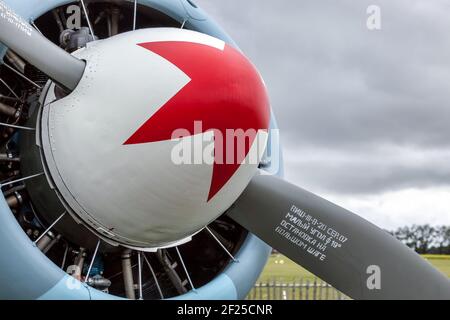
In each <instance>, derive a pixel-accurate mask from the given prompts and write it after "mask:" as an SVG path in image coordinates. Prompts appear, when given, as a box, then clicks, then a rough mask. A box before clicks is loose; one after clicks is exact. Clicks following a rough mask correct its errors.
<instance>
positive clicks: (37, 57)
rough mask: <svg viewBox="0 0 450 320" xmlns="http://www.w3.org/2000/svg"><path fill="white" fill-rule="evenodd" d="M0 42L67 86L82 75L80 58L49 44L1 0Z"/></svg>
mask: <svg viewBox="0 0 450 320" xmlns="http://www.w3.org/2000/svg"><path fill="white" fill-rule="evenodd" d="M0 42H2V43H3V44H4V45H6V46H7V47H8V48H10V49H12V50H13V51H14V52H15V53H17V54H18V55H20V56H22V58H24V59H25V60H27V61H28V62H29V63H31V64H32V65H34V66H35V67H36V68H38V69H40V70H41V71H42V72H44V73H45V74H47V75H48V76H49V77H50V78H51V79H53V80H54V81H56V82H57V83H59V84H61V85H62V86H64V87H65V88H67V89H69V90H73V89H75V87H76V86H77V84H78V82H79V80H80V79H81V76H82V75H83V72H84V68H85V62H84V61H81V60H79V59H77V58H75V57H74V56H72V55H70V54H69V53H67V52H66V51H64V50H63V49H61V48H60V47H58V46H56V45H55V44H53V43H52V42H51V41H49V40H48V39H47V38H45V37H44V36H43V35H41V34H40V33H39V32H38V31H36V29H34V28H33V27H32V26H31V25H30V24H29V23H28V22H26V21H25V20H23V19H22V18H21V17H20V16H19V15H18V14H16V13H15V12H14V11H13V10H12V9H11V8H9V7H8V6H7V5H6V4H5V2H3V1H0Z"/></svg>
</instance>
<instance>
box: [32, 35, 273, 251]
mask: <svg viewBox="0 0 450 320" xmlns="http://www.w3.org/2000/svg"><path fill="white" fill-rule="evenodd" d="M76 55H77V56H78V57H79V58H82V59H84V60H86V61H87V67H86V71H85V74H84V76H83V78H82V80H81V81H80V83H79V85H78V87H77V88H76V89H75V90H74V91H73V92H72V93H71V94H70V95H68V96H66V97H64V98H62V99H60V100H57V101H55V102H52V101H54V100H55V96H54V95H53V94H52V93H53V92H54V91H53V90H50V91H49V94H48V95H47V97H46V103H45V104H44V107H43V111H42V118H41V130H42V132H41V136H42V145H43V150H44V155H45V160H46V162H47V166H48V169H49V170H48V171H49V175H50V176H51V179H52V180H53V182H54V185H55V187H56V189H57V190H58V193H59V195H60V198H61V199H62V200H63V202H64V203H65V205H66V207H67V209H68V210H69V211H70V212H71V213H72V214H73V215H75V216H76V217H77V218H79V219H80V220H81V221H82V223H84V224H86V225H88V226H89V227H90V228H91V230H93V231H95V232H97V233H98V234H99V235H101V236H102V237H103V238H108V239H109V240H112V241H114V242H116V243H119V244H123V245H126V246H133V247H142V248H155V247H162V246H167V245H170V244H171V243H174V242H176V241H179V240H181V239H184V238H186V237H189V236H191V235H192V234H194V233H196V232H197V231H199V230H201V229H202V228H203V227H204V226H205V225H207V224H208V223H210V222H211V221H213V220H214V219H216V218H217V217H218V216H219V215H221V214H222V213H223V212H224V211H225V210H226V209H227V208H229V207H230V205H231V204H232V203H233V202H234V201H235V200H236V199H237V197H238V196H239V195H240V194H241V192H242V191H243V190H244V188H245V187H246V186H247V184H248V182H249V181H250V179H251V177H252V176H253V175H254V174H255V171H256V169H257V165H258V161H259V159H260V157H261V154H262V152H263V151H264V148H263V147H261V146H263V145H264V143H261V141H263V142H265V139H266V136H267V132H266V130H267V128H268V122H269V105H268V98H267V94H266V91H265V87H264V85H263V83H262V80H261V78H260V76H259V74H258V73H257V71H256V70H255V69H254V67H253V66H252V65H251V64H250V62H248V60H247V59H246V58H245V57H243V56H242V54H241V53H239V52H238V51H236V50H235V49H233V48H231V47H229V46H228V45H226V44H225V43H223V42H222V41H220V40H218V39H215V38H212V37H209V36H206V35H203V34H200V33H196V32H192V31H186V30H178V29H147V30H139V31H134V32H130V33H126V34H121V35H118V36H116V37H113V38H110V39H107V40H103V41H97V42H95V43H91V44H90V45H89V46H88V48H86V49H83V50H81V51H79V52H77V53H76ZM205 67H207V69H205ZM225 106H226V107H225ZM238 114H239V115H238ZM199 125H200V126H202V128H200V129H199ZM237 128H241V129H244V130H247V129H253V130H254V132H255V134H253V136H252V134H250V136H249V138H250V144H249V146H248V147H247V148H244V153H243V157H241V158H239V156H237V158H236V162H237V163H234V164H233V163H230V164H223V163H220V162H219V161H218V158H217V157H218V155H219V154H220V152H218V151H217V150H218V149H217V148H218V145H217V142H218V135H219V134H220V133H221V132H222V131H223V132H225V129H237ZM176 129H184V130H185V131H184V132H187V133H183V131H181V134H180V131H178V134H177V136H176V137H175V138H178V139H173V138H174V137H172V136H171V135H170V134H171V133H172V132H173V131H174V130H176ZM195 130H197V131H195ZM198 130H200V131H198ZM212 137H214V138H215V139H216V140H212ZM247 138H248V137H247ZM196 139H197V140H196ZM194 141H197V143H198V142H199V141H200V147H202V146H203V147H206V148H210V149H209V154H210V155H211V157H212V158H211V157H210V158H211V159H212V160H211V161H207V159H206V158H207V157H206V158H205V157H202V156H201V155H200V161H198V160H199V158H198V155H195V154H192V155H191V157H186V154H183V152H184V151H186V150H187V149H184V148H185V147H186V146H192V145H193V144H190V143H189V142H194ZM258 142H259V143H258ZM211 144H212V151H213V152H214V148H215V153H213V152H211ZM194 145H195V143H194ZM197 146H198V144H197ZM229 146H230V145H229V144H227V143H226V142H224V144H223V150H224V151H223V155H224V156H226V155H227V154H228V153H227V152H228V151H227V150H229V149H230V148H229ZM204 150H205V149H203V148H202V149H201V151H204ZM230 150H231V149H230ZM233 150H234V148H233ZM196 151H198V150H196V149H195V146H193V148H192V152H193V153H195V152H196ZM254 154H256V155H257V156H256V158H257V159H256V160H255V159H250V157H251V156H252V155H254ZM196 157H197V160H196ZM188 158H190V159H192V161H196V163H199V164H192V163H187V162H189V161H185V160H187V159H188ZM180 159H181V160H180ZM245 160H247V161H245ZM224 161H226V159H224ZM244 162H245V163H244Z"/></svg>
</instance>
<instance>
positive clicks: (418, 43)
mask: <svg viewBox="0 0 450 320" xmlns="http://www.w3.org/2000/svg"><path fill="white" fill-rule="evenodd" d="M197 2H198V3H199V4H200V5H201V6H202V7H204V9H205V10H206V11H207V12H209V13H210V14H211V15H212V16H213V17H215V18H216V19H217V20H218V21H219V23H220V24H221V25H222V26H223V27H224V28H225V29H226V30H227V31H228V32H229V33H230V35H231V36H232V37H233V38H234V39H235V40H236V42H237V43H238V44H239V45H240V46H241V48H242V49H243V51H244V52H245V53H246V54H247V55H248V56H249V57H250V58H251V59H252V60H253V61H254V62H255V64H256V65H257V66H258V68H259V69H260V71H261V73H262V75H263V77H264V78H265V80H266V83H267V85H268V88H269V92H270V95H271V100H272V104H273V106H274V110H275V113H276V114H277V117H278V122H279V125H280V129H281V134H282V139H283V143H284V146H285V153H286V159H288V161H287V162H286V174H287V178H288V179H290V180H292V181H294V182H295V183H298V184H302V183H304V184H306V185H309V186H312V187H313V188H316V189H318V190H333V191H335V192H336V190H340V192H342V193H352V192H353V193H358V192H364V193H376V192H382V191H383V190H391V189H401V188H406V187H411V186H416V187H423V186H433V185H442V184H449V182H450V179H449V165H448V163H450V154H449V152H448V150H450V139H449V138H448V137H449V136H450V125H449V124H450V107H449V106H448V105H449V102H450V90H449V88H450V60H449V56H450V37H448V30H450V19H448V12H449V9H450V4H449V3H448V2H447V1H443V0H434V1H425V0H397V1H389V0H382V1H376V4H377V5H379V6H380V8H381V14H382V30H380V31H369V30H368V29H367V28H366V18H367V14H366V8H367V7H368V6H369V5H371V4H373V3H374V2H373V1H366V0H361V1H354V0H338V1H336V0H318V1H317V0H316V1H313V0H304V1H297V0H290V1H287V0H285V1H269V0H247V1H237V0H227V1H221V0H208V1H206V0H202V1H200V0H197ZM385 146H393V148H388V150H387V151H386V149H385V150H384V152H381V151H380V150H381V149H383V148H385ZM324 150H326V152H324ZM436 150H437V151H436ZM434 152H437V153H438V154H439V156H435V157H433V156H430V158H425V159H423V160H421V162H420V165H417V163H416V162H414V161H415V160H414V159H411V158H410V156H411V154H423V155H430V154H433V153H434ZM305 153H309V154H317V155H318V156H317V158H319V156H320V155H322V156H323V157H324V158H323V159H322V160H320V159H316V160H315V161H305V160H302V157H298V156H297V155H299V154H305ZM437 158H439V159H437ZM374 159H376V161H375V160H374Z"/></svg>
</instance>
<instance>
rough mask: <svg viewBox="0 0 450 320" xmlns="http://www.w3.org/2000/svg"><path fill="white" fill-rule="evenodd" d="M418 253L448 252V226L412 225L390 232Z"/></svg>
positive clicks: (449, 236)
mask: <svg viewBox="0 0 450 320" xmlns="http://www.w3.org/2000/svg"><path fill="white" fill-rule="evenodd" d="M390 233H391V234H392V235H393V236H395V237H396V238H397V239H399V240H400V241H402V242H403V243H404V244H406V245H407V246H408V247H410V248H411V249H414V250H415V251H416V252H417V253H420V254H450V226H430V225H429V224H425V225H412V226H406V227H401V228H398V229H397V230H395V231H392V232H390Z"/></svg>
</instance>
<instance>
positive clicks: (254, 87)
mask: <svg viewBox="0 0 450 320" xmlns="http://www.w3.org/2000/svg"><path fill="white" fill-rule="evenodd" d="M139 46H141V47H143V48H145V49H148V50H150V51H152V52H154V53H156V54H158V55H160V56H161V57H163V58H164V59H166V60H168V61H170V62H171V63H172V64H174V65H176V66H177V67H178V68H179V69H180V70H182V71H183V72H184V73H185V74H186V75H187V76H189V78H190V79H191V81H190V82H189V83H188V84H186V85H185V86H184V87H183V88H182V89H181V90H180V91H179V92H178V93H177V94H176V95H175V96H173V97H172V99H170V100H169V101H168V102H167V103H166V104H165V105H163V106H162V107H161V108H160V109H159V110H158V111H157V112H156V113H155V114H154V115H153V116H152V117H151V118H150V119H149V120H147V121H146V122H145V123H144V124H143V125H142V126H141V127H140V128H139V129H138V130H137V131H136V132H135V133H134V134H133V135H132V136H131V137H130V138H129V139H128V140H127V141H126V142H125V144H126V145H128V144H140V143H149V142H157V141H163V140H169V139H172V134H173V132H174V130H176V129H187V130H188V131H189V132H191V135H192V134H198V133H199V132H195V131H194V122H196V121H201V123H202V130H203V132H206V131H211V130H218V131H220V132H221V133H222V137H225V134H226V130H227V129H235V130H236V129H242V130H244V131H247V130H249V129H253V130H252V131H255V134H252V135H249V136H248V137H249V139H248V144H246V145H245V155H243V157H242V156H241V157H240V158H238V157H239V155H238V152H236V147H237V146H236V144H234V150H229V149H232V148H233V146H228V145H227V142H226V139H225V138H224V141H223V154H222V153H221V151H220V150H217V143H216V141H215V145H214V147H215V151H214V165H213V174H212V179H211V186H210V190H209V195H208V200H207V201H209V200H211V199H212V198H213V197H214V196H215V195H216V194H217V193H218V192H219V191H220V190H221V189H222V187H223V186H224V185H225V184H226V183H227V182H228V181H229V180H230V178H231V177H232V176H233V174H234V173H235V172H236V170H237V169H238V168H239V167H240V165H241V164H242V161H243V160H244V159H245V157H246V156H247V154H248V152H249V151H250V147H251V146H252V144H253V142H254V141H255V138H256V134H257V133H256V132H257V131H258V130H267V129H268V126H269V119H270V111H269V99H268V96H267V91H266V88H265V86H264V84H263V82H262V79H261V77H260V76H259V73H258V72H257V71H256V69H255V67H254V66H253V65H252V64H251V63H250V61H249V60H248V59H247V58H245V57H244V56H243V55H242V54H241V53H240V52H239V51H237V50H236V49H234V48H232V47H230V46H228V45H225V48H224V50H220V49H217V48H214V47H211V46H208V45H203V44H198V43H192V42H176V41H168V42H149V43H142V44H139ZM150 94H151V93H150ZM194 132H195V133H194ZM227 151H228V152H233V151H234V152H235V153H234V155H236V154H237V157H236V158H235V160H236V161H232V162H233V163H231V164H230V163H226V161H222V160H220V159H227V158H226V154H227ZM241 153H242V152H241ZM219 156H220V159H219Z"/></svg>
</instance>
